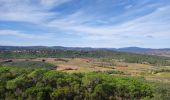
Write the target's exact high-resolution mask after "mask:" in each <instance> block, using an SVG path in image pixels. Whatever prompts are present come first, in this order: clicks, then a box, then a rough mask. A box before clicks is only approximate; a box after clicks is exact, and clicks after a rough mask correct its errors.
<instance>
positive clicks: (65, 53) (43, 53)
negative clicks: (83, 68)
mask: <svg viewBox="0 0 170 100" xmlns="http://www.w3.org/2000/svg"><path fill="white" fill-rule="evenodd" d="M37 57H57V58H74V57H79V58H82V57H90V58H106V59H110V60H111V59H115V60H119V61H125V62H130V63H148V64H152V65H156V66H163V65H170V62H169V61H168V60H170V58H167V57H159V56H151V55H141V54H132V53H122V52H114V51H107V50H95V51H71V50H48V49H47V50H46V49H45V50H38V51H37V50H24V51H17V52H16V51H15V52H14V51H3V52H0V58H2V59H6V58H37Z"/></svg>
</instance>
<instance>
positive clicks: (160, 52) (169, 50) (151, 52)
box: [0, 46, 170, 57]
mask: <svg viewBox="0 0 170 100" xmlns="http://www.w3.org/2000/svg"><path fill="white" fill-rule="evenodd" d="M41 49H48V50H76V51H92V50H111V51H119V52H130V53H139V54H148V55H158V56H166V57H170V48H164V49H152V48H140V47H124V48H91V47H63V46H0V51H16V50H18V51H20V50H41Z"/></svg>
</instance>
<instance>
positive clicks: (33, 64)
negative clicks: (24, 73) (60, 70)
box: [0, 61, 55, 69]
mask: <svg viewBox="0 0 170 100" xmlns="http://www.w3.org/2000/svg"><path fill="white" fill-rule="evenodd" d="M0 64H1V66H6V67H18V68H35V69H36V68H44V69H54V68H55V66H54V65H52V64H49V63H46V62H40V61H17V62H7V63H5V62H2V63H0Z"/></svg>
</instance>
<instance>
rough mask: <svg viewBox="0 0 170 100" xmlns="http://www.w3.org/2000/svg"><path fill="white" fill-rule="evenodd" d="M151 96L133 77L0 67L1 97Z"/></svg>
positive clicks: (98, 99) (99, 99) (106, 99)
mask: <svg viewBox="0 0 170 100" xmlns="http://www.w3.org/2000/svg"><path fill="white" fill-rule="evenodd" d="M152 97H153V89H152V87H151V86H150V85H149V84H148V83H146V82H145V81H144V80H140V79H135V78H128V77H115V76H111V75H109V74H100V73H89V74H81V73H79V74H68V73H63V72H58V71H54V70H45V69H37V70H36V69H24V68H20V69H18V68H10V67H0V99H10V100H15V99H21V100H27V99H28V100H125V99H131V100H134V99H135V100H139V99H143V98H152Z"/></svg>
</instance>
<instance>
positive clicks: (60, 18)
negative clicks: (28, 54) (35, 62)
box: [0, 0, 170, 48]
mask: <svg viewBox="0 0 170 100" xmlns="http://www.w3.org/2000/svg"><path fill="white" fill-rule="evenodd" d="M0 45H15V46H35V45H38V46H40V45H41V46H67V47H114V48H119V47H129V46H138V47H147V48H170V0H0Z"/></svg>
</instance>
